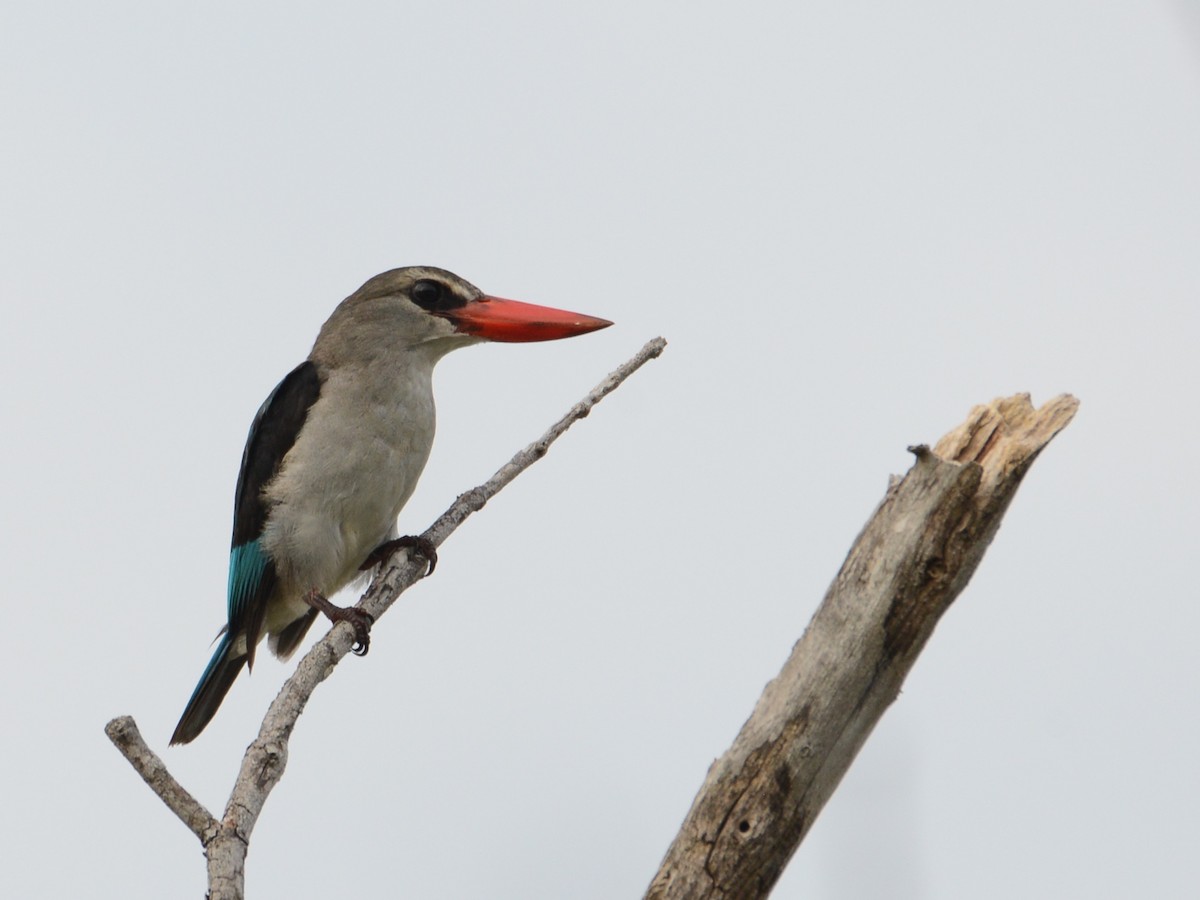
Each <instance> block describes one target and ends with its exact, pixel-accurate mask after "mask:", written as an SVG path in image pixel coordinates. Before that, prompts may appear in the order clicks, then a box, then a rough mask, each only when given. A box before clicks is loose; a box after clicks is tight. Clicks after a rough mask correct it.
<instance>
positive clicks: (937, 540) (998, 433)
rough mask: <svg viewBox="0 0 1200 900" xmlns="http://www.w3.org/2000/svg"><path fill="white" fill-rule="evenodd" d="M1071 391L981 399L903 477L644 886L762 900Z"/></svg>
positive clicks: (661, 893)
mask: <svg viewBox="0 0 1200 900" xmlns="http://www.w3.org/2000/svg"><path fill="white" fill-rule="evenodd" d="M1078 405H1079V403H1078V401H1077V400H1076V399H1075V398H1074V397H1071V396H1069V395H1062V396H1059V397H1057V398H1055V399H1054V400H1052V401H1050V402H1049V403H1047V404H1046V405H1045V406H1043V407H1042V408H1041V409H1039V410H1034V409H1033V406H1032V405H1031V404H1030V402H1029V395H1028V394H1019V395H1017V396H1015V397H1009V398H1005V399H1000V400H996V401H994V402H993V403H991V404H988V405H986V406H977V407H975V408H974V409H973V410H972V411H971V413H970V415H969V417H968V418H967V420H966V421H965V422H964V423H963V424H962V425H960V426H959V427H958V428H956V429H954V430H953V431H952V432H950V433H949V434H947V435H946V436H945V437H943V438H942V440H941V441H939V442H938V444H937V447H936V448H935V449H934V450H932V451H931V450H929V448H928V447H925V446H920V447H912V448H909V449H910V450H911V451H912V452H913V453H914V454H915V455H916V462H915V463H914V464H913V467H912V468H911V469H910V470H909V471H908V473H907V474H906V475H905V476H904V477H903V478H899V479H893V481H892V483H891V484H890V485H889V488H888V491H887V495H886V496H885V497H884V499H883V502H882V503H881V504H880V505H879V507H878V509H876V510H875V512H874V514H873V515H872V517H871V519H870V521H869V522H868V523H867V525H866V527H865V528H864V529H863V531H862V533H861V534H860V535H859V536H858V539H857V540H856V541H855V544H854V546H853V548H852V549H851V550H850V553H849V555H848V556H847V558H846V561H845V563H844V564H843V565H842V569H841V571H840V572H839V573H838V575H837V577H836V578H835V579H834V581H833V584H832V585H831V586H830V588H829V591H828V593H827V594H826V595H825V599H824V600H823V601H822V603H821V606H820V608H818V610H817V612H816V613H815V614H814V615H813V618H812V621H811V622H810V623H809V625H808V628H807V629H806V630H805V632H804V635H803V636H802V637H801V638H800V640H799V641H798V642H797V643H796V645H795V647H794V648H793V650H792V653H791V656H790V657H789V658H788V660H787V662H786V663H785V664H784V667H783V669H782V671H781V672H780V673H779V675H778V676H777V677H776V678H775V679H774V680H773V681H771V683H770V684H768V685H767V687H766V689H765V690H764V691H763V693H762V696H761V697H760V698H759V701H758V704H757V706H756V707H755V709H754V712H753V713H752V714H751V716H750V719H749V720H748V721H747V722H746V724H745V725H744V726H743V728H742V730H741V733H739V734H738V736H737V738H736V739H735V740H734V742H733V745H732V746H731V747H730V748H729V750H728V751H727V752H726V753H725V755H724V756H722V757H721V758H720V759H718V760H717V761H716V762H714V763H713V765H712V766H711V767H710V768H709V771H708V776H707V778H706V779H705V781H704V784H703V786H702V787H701V788H700V792H699V793H698V794H697V796H696V799H695V800H694V802H693V804H692V808H691V810H690V811H689V812H688V814H687V817H686V819H685V820H684V823H683V826H682V828H681V829H680V831H679V834H678V835H677V836H676V838H675V841H674V842H673V843H672V845H671V847H670V849H669V850H668V851H667V855H666V857H665V858H664V859H663V862H662V865H661V867H660V868H659V871H658V874H657V875H655V877H654V879H653V881H652V882H651V884H650V888H649V890H648V891H647V893H646V897H647V898H650V900H684V898H688V900H699V898H717V897H720V898H722V900H733V898H739V900H751V898H761V897H766V896H767V895H768V894H769V893H770V891H771V888H772V887H773V886H774V884H775V882H776V881H777V880H778V878H779V875H780V874H781V873H782V871H783V868H784V866H785V865H786V864H787V861H788V860H789V859H790V858H791V856H792V854H793V853H794V852H795V850H796V848H797V847H798V846H799V845H800V841H801V840H802V839H803V838H804V835H805V834H806V833H807V832H808V829H809V828H811V827H812V823H813V821H814V820H815V819H816V817H817V814H818V813H819V812H820V811H821V808H822V807H823V806H824V804H825V802H826V801H827V800H828V799H829V797H830V795H831V794H832V793H833V791H834V790H835V789H836V788H837V785H838V783H839V782H840V781H841V778H842V776H843V775H844V774H845V772H846V770H847V769H848V768H849V766H850V763H851V762H852V761H853V760H854V757H855V756H856V755H857V753H858V751H859V749H860V748H861V747H862V745H863V743H864V742H865V741H866V739H867V736H868V735H869V734H870V733H871V729H873V728H874V727H875V723H876V722H878V721H879V718H880V717H881V716H882V715H883V711H884V710H885V709H886V708H887V707H888V706H889V705H890V704H891V702H892V701H893V700H894V699H895V698H896V696H897V695H898V694H899V692H900V686H901V684H902V683H903V681H904V678H905V676H906V675H907V674H908V671H909V669H910V668H912V665H913V663H914V662H915V661H916V658H917V656H918V654H919V653H920V652H921V649H922V648H923V647H924V645H925V642H926V641H927V640H928V639H929V636H930V634H931V633H932V632H933V629H934V626H935V625H936V624H937V622H938V620H939V619H940V618H941V615H942V613H944V612H945V611H946V609H947V608H948V607H949V606H950V604H951V603H952V602H953V601H954V598H955V597H956V596H958V594H959V592H960V591H962V589H963V588H964V587H966V585H967V582H968V581H969V580H970V578H971V575H972V574H973V573H974V571H975V568H976V566H978V564H979V561H980V560H981V559H982V558H983V554H984V551H985V550H986V549H987V546H988V544H989V543H990V542H991V540H992V538H993V537H994V536H995V534H996V530H997V529H998V528H999V527H1000V520H1001V518H1002V517H1003V515H1004V512H1005V510H1006V509H1007V508H1008V504H1009V502H1010V501H1011V500H1012V498H1013V495H1014V494H1015V493H1016V490H1017V487H1018V486H1019V485H1020V483H1021V479H1022V478H1023V477H1024V475H1025V472H1026V471H1028V469H1029V466H1030V465H1031V464H1032V462H1033V460H1034V459H1035V458H1036V457H1037V455H1038V453H1040V452H1041V450H1042V449H1043V448H1044V447H1045V446H1046V444H1048V443H1049V442H1050V440H1051V439H1052V438H1053V437H1054V436H1055V435H1056V434H1057V433H1058V432H1059V431H1060V430H1062V429H1063V428H1064V427H1065V426H1066V425H1067V424H1068V423H1069V422H1070V421H1071V418H1072V417H1073V416H1074V414H1075V411H1076V409H1077V408H1078Z"/></svg>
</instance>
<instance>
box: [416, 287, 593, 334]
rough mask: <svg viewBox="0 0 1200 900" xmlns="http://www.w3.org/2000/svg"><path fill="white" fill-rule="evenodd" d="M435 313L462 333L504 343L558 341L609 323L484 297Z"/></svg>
mask: <svg viewBox="0 0 1200 900" xmlns="http://www.w3.org/2000/svg"><path fill="white" fill-rule="evenodd" d="M438 315H440V316H443V317H445V318H447V319H449V320H450V321H451V322H453V323H454V326H455V327H456V328H457V329H458V330H459V331H461V332H462V333H463V334H473V335H475V336H476V337H481V338H486V339H487V340H489V341H503V342H505V343H518V342H525V341H557V340H558V339H559V338H568V337H574V336H575V335H577V334H587V333H588V332H589V331H598V330H599V329H601V328H607V327H608V326H609V325H611V324H612V322H610V321H608V320H607V319H597V318H595V317H594V316H585V315H583V313H573V312H567V311H566V310H565V309H552V308H551V307H549V306H534V305H533V304H532V303H522V302H521V301H519V300H503V299H501V298H500V297H487V296H484V297H480V298H479V299H478V300H473V301H471V302H470V303H468V304H467V305H466V306H460V307H458V308H456V309H448V310H446V311H444V312H439V313H438Z"/></svg>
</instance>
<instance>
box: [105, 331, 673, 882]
mask: <svg viewBox="0 0 1200 900" xmlns="http://www.w3.org/2000/svg"><path fill="white" fill-rule="evenodd" d="M666 346H667V342H666V341H665V340H664V339H663V338H661V337H659V338H654V339H653V340H651V341H648V342H647V343H646V344H645V346H643V347H642V349H641V350H639V351H638V352H637V353H636V354H635V355H634V356H633V357H632V358H631V359H629V361H628V362H626V363H624V364H623V365H622V366H620V367H619V368H617V369H616V370H615V371H613V372H612V373H611V374H610V375H609V376H608V377H607V378H605V379H604V380H603V381H602V382H600V384H598V385H596V387H595V388H593V389H592V391H591V392H590V393H589V394H588V395H587V396H586V397H584V398H583V399H582V400H580V401H579V402H578V403H576V404H575V405H574V406H573V407H572V408H571V409H570V411H569V412H567V414H566V415H564V416H563V417H562V418H561V419H559V420H558V421H557V422H555V423H554V425H552V426H551V427H550V429H549V430H548V431H547V432H546V433H545V434H543V435H542V436H541V437H540V438H538V439H537V440H536V441H534V442H533V443H532V444H530V445H529V446H528V447H526V448H525V449H524V450H521V451H520V452H519V453H517V454H516V455H515V456H514V457H513V458H512V459H511V460H509V461H508V462H507V463H506V464H505V465H503V466H502V467H501V468H500V469H499V470H498V471H497V472H496V474H495V475H493V476H492V477H491V478H489V479H488V480H487V481H486V482H484V483H483V484H481V485H479V486H478V487H476V488H472V489H471V490H469V491H466V492H465V493H463V494H460V495H459V496H458V498H457V499H456V500H455V501H454V503H452V504H451V506H450V508H449V509H447V510H446V512H444V513H443V514H442V515H441V516H440V517H439V518H438V520H437V521H436V522H434V523H433V525H431V526H430V527H429V529H428V530H427V531H426V532H425V533H424V535H423V537H425V538H427V539H428V540H429V541H430V542H432V543H433V545H434V546H440V545H441V544H442V542H443V541H445V540H446V538H448V537H449V536H450V535H451V534H453V533H454V531H455V530H456V529H457V528H458V526H459V525H461V524H462V523H463V522H464V521H466V519H467V517H468V516H470V515H471V514H472V513H474V512H477V511H478V510H480V509H482V508H483V506H484V504H486V503H487V502H488V500H490V499H491V498H492V497H494V496H495V495H496V494H497V493H498V492H499V491H500V490H501V489H503V488H504V487H505V486H506V485H507V484H508V483H509V482H511V481H512V480H513V479H514V478H516V477H517V476H518V475H519V474H521V472H523V471H525V469H527V468H529V467H530V466H531V465H533V464H534V463H535V462H537V461H538V460H539V459H541V458H542V457H543V456H545V455H546V451H547V450H548V449H549V448H550V445H551V444H553V443H554V442H555V441H556V440H558V438H559V437H560V436H562V434H563V433H564V432H565V431H566V430H567V429H568V428H570V427H571V425H572V424H574V423H575V422H577V421H578V420H579V419H582V418H584V417H585V416H587V415H588V413H590V412H591V411H592V407H594V406H595V405H596V404H597V403H599V402H600V401H601V400H603V399H604V398H605V397H606V396H608V395H609V394H610V393H612V392H613V391H614V390H616V388H617V387H618V386H619V385H620V384H621V383H622V382H623V381H624V380H625V379H626V378H628V377H629V376H630V375H632V374H633V373H634V372H636V371H637V370H638V369H640V368H641V367H642V366H643V365H645V364H646V363H647V362H648V361H650V360H651V359H654V358H656V357H658V356H660V355H661V354H662V352H663V350H664V349H665V348H666ZM400 553H404V554H408V551H407V550H400V551H397V553H396V554H393V556H392V557H390V558H389V559H387V560H385V561H384V562H383V564H382V565H381V566H380V569H379V573H378V574H377V575H376V577H375V579H374V581H373V582H372V584H371V586H370V588H369V589H368V590H367V592H366V593H365V594H364V595H363V597H362V599H361V600H360V601H359V604H358V605H359V607H360V608H362V609H365V610H367V611H368V612H370V613H371V614H372V615H373V616H374V617H375V618H376V619H378V618H379V617H380V616H381V615H382V614H383V613H384V612H386V611H387V609H388V608H389V607H390V606H391V605H392V603H394V602H395V600H396V598H397V597H398V596H399V595H400V594H401V593H403V592H404V591H405V590H407V589H408V588H409V587H411V586H412V585H413V584H415V583H416V582H417V581H419V580H420V579H421V577H422V576H423V575H424V574H425V568H426V565H425V562H424V560H422V559H421V558H420V557H417V556H415V555H407V557H406V558H402V557H400V556H399V554H400ZM401 560H402V561H401ZM341 624H343V623H339V625H335V626H334V627H333V628H331V629H330V630H329V632H328V633H327V634H326V635H325V636H324V637H322V638H321V639H320V640H319V641H317V643H316V644H314V645H313V647H312V649H311V650H309V652H308V653H307V654H305V656H304V658H303V659H302V660H300V663H299V664H298V665H297V666H296V671H295V672H294V673H293V675H292V677H291V678H289V679H288V680H287V681H286V682H285V683H284V685H283V688H282V689H281V690H280V692H279V695H278V696H277V697H276V698H275V700H274V702H273V703H272V704H271V706H270V708H269V709H268V710H267V714H266V716H265V717H264V718H263V724H262V727H261V728H260V729H259V732H258V737H257V738H255V740H254V742H253V743H251V745H250V746H249V747H248V748H247V749H246V755H245V756H244V757H243V759H242V767H241V771H240V772H239V773H238V777H237V781H236V782H235V784H234V787H233V791H232V792H231V793H230V796H229V802H228V803H227V804H226V807H225V816H224V819H223V820H222V821H221V822H217V821H216V820H215V819H213V817H212V815H211V814H209V812H208V811H207V810H205V809H204V807H203V806H201V805H200V804H199V803H197V802H196V801H195V799H193V798H192V796H191V795H190V794H188V792H187V791H185V790H184V789H183V788H182V787H181V786H180V785H179V783H178V782H176V781H175V779H174V778H172V777H171V775H170V773H168V772H167V770H166V767H165V766H164V765H163V763H162V760H160V759H159V758H158V757H157V756H155V755H154V753H152V752H151V751H150V749H149V748H148V747H147V746H146V744H145V742H144V741H143V740H142V738H141V735H140V734H139V733H138V730H137V725H136V724H135V723H134V721H133V719H132V718H130V717H129V716H122V717H120V718H117V719H113V720H112V721H111V722H109V723H108V726H107V728H106V731H107V732H108V735H109V737H110V738H111V739H112V741H113V743H114V744H116V745H117V748H118V749H119V750H120V751H121V752H122V753H123V754H124V755H125V758H126V759H128V760H129V762H130V763H131V764H132V765H133V767H134V768H135V769H137V771H138V772H139V773H140V774H141V776H142V778H143V779H145V781H146V783H147V784H148V785H150V788H151V789H152V790H153V791H154V793H156V794H158V796H159V797H160V798H161V799H162V800H163V802H164V803H166V804H167V806H169V807H170V808H171V809H172V810H173V811H174V812H175V814H176V815H178V816H179V818H180V819H182V820H183V821H184V823H185V824H186V825H187V826H188V828H190V829H191V830H192V832H193V833H195V834H196V835H197V836H198V837H199V838H200V839H201V841H202V842H203V843H204V846H205V853H206V855H207V857H208V878H209V897H210V898H211V900H231V898H239V900H240V898H241V897H242V896H243V874H244V869H245V858H246V850H247V848H248V846H249V840H250V834H251V832H252V831H253V830H254V826H255V824H256V823H257V821H258V817H259V814H260V813H261V812H262V808H263V804H264V803H265V802H266V799H267V797H268V795H269V794H270V793H271V790H272V789H273V788H274V787H275V784H276V783H277V782H278V781H279V779H280V778H281V777H282V775H283V771H284V769H285V768H286V766H287V754H288V738H289V737H290V736H291V733H292V729H293V728H295V726H296V721H297V719H298V718H299V716H300V713H301V712H303V710H304V707H305V705H306V704H307V703H308V698H309V697H311V696H312V693H313V691H314V690H316V687H317V685H318V684H320V683H321V682H322V681H324V680H325V679H326V678H328V677H329V675H330V674H332V672H333V669H334V667H335V666H336V665H337V664H338V663H339V662H340V661H341V660H342V658H343V657H344V656H345V655H346V654H347V653H348V652H349V650H350V647H351V646H352V645H353V643H354V629H353V628H352V627H345V628H343V627H341Z"/></svg>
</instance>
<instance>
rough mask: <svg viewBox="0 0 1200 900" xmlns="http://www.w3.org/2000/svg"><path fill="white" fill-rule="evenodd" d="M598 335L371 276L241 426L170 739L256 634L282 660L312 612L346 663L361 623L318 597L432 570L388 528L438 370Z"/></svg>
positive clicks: (429, 275) (359, 614)
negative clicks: (209, 616) (185, 689)
mask: <svg viewBox="0 0 1200 900" xmlns="http://www.w3.org/2000/svg"><path fill="white" fill-rule="evenodd" d="M611 324H612V323H611V322H609V321H607V320H605V319H598V318H595V317H594V316H587V315H582V314H580V313H573V312H567V311H565V310H560V309H553V308H550V307H545V306H536V305H534V304H531V303H522V302H520V301H516V300H504V299H501V298H499V297H492V296H489V295H487V294H484V293H483V292H482V291H480V290H479V289H478V288H477V287H475V286H474V285H472V284H470V283H469V282H467V281H464V280H463V279H462V278H459V277H458V276H457V275H455V274H453V273H451V272H447V271H446V270H445V269H438V268H434V267H432V266H408V267H405V268H400V269H392V270H391V271H388V272H384V273H383V274H381V275H376V276H375V277H374V278H372V279H371V280H369V281H368V282H367V283H366V284H364V285H363V286H362V287H360V288H359V289H358V290H357V291H355V292H354V293H353V294H351V295H350V296H349V297H347V298H346V299H345V300H343V301H342V302H341V303H340V304H339V305H338V307H337V308H336V309H335V310H334V311H333V315H331V316H330V317H329V320H328V321H327V322H326V323H325V324H324V325H323V326H321V331H320V333H319V334H318V335H317V340H316V343H314V344H313V348H312V352H311V353H309V355H308V359H306V360H305V361H304V362H302V363H301V364H300V365H298V366H297V367H296V368H294V369H293V370H292V371H291V372H289V373H288V374H287V376H286V377H284V379H283V380H282V381H281V382H279V384H278V386H276V388H275V390H273V391H272V392H271V394H270V396H268V397H267V399H266V400H265V401H264V402H263V404H262V406H261V407H259V410H258V413H257V414H256V415H255V417H254V421H253V423H252V424H251V425H250V433H249V435H248V436H247V438H246V448H245V450H244V452H243V453H242V465H241V470H240V471H239V472H238V480H237V489H236V491H235V492H234V509H233V540H232V549H231V551H230V555H229V585H228V595H227V601H226V602H227V613H228V621H227V623H226V625H225V627H224V628H223V629H222V631H221V634H220V637H219V639H218V642H217V646H216V650H215V651H214V653H213V655H212V659H211V660H210V661H209V663H208V667H207V668H206V669H205V670H204V674H203V675H201V676H200V683H199V684H198V685H196V689H195V691H194V692H193V693H192V696H191V699H190V700H189V701H188V704H187V708H186V709H185V710H184V712H183V716H182V717H181V718H180V720H179V724H178V725H177V726H176V727H175V733H174V734H173V735H172V736H171V743H172V744H186V743H188V742H189V741H192V740H193V739H195V738H196V736H197V735H199V734H200V732H201V731H203V730H204V728H205V726H206V725H208V723H209V722H210V721H211V720H212V717H213V716H214V715H215V714H216V712H217V709H218V708H219V707H220V705H221V701H222V700H224V698H225V695H226V694H227V693H228V692H229V689H230V687H231V686H232V685H233V682H234V680H235V679H236V678H237V676H238V674H239V673H240V672H241V670H242V667H243V666H245V667H253V665H254V652H255V647H257V645H258V643H259V642H260V641H261V640H262V639H263V638H264V637H265V638H266V639H267V645H268V646H269V647H270V649H271V652H273V653H274V654H275V655H276V656H278V657H279V658H280V659H287V658H288V657H289V656H291V655H292V654H293V653H294V652H295V651H296V648H297V647H298V646H300V642H301V641H302V640H303V638H304V635H305V634H306V633H307V632H308V629H309V627H310V626H311V625H312V623H313V621H314V620H315V619H316V618H317V615H318V614H321V613H323V614H325V615H326V616H327V617H328V618H329V619H330V620H331V621H333V622H341V621H348V622H349V623H350V624H351V625H352V626H353V627H354V632H355V644H354V651H355V652H356V653H359V654H360V655H361V654H364V653H366V652H367V649H368V647H369V646H370V627H371V624H372V622H373V620H372V618H371V616H370V615H369V614H368V613H366V612H364V611H363V610H361V609H358V608H356V607H340V606H336V605H334V604H333V603H331V602H330V601H329V599H328V598H329V597H330V596H332V595H333V594H335V593H336V592H337V591H339V590H340V589H341V588H343V587H345V586H346V585H347V584H349V583H350V582H351V581H353V580H355V579H356V578H358V577H360V576H363V575H364V573H367V572H369V571H370V570H371V569H372V568H373V567H374V566H375V565H376V564H377V563H379V562H381V561H382V560H383V559H386V558H387V557H388V556H389V555H390V554H391V553H392V552H393V551H395V550H396V549H398V548H400V547H406V548H408V549H409V552H410V553H416V554H418V555H420V556H422V557H423V558H424V559H425V561H426V563H427V573H426V574H428V573H429V572H432V571H433V566H434V565H435V564H436V561H437V557H436V554H435V553H434V548H433V547H432V545H431V544H429V542H428V541H425V540H423V539H421V538H417V537H412V536H404V537H401V536H398V531H397V527H396V519H397V517H398V516H399V514H400V510H401V509H402V508H403V507H404V504H405V503H406V502H407V501H408V498H409V497H410V496H412V492H413V489H414V488H415V487H416V484H417V479H418V478H420V476H421V472H422V470H423V469H424V468H425V463H426V461H427V460H428V459H429V451H430V448H431V447H432V446H433V432H434V418H435V416H434V404H433V367H434V365H436V363H437V361H438V360H440V359H441V358H442V357H443V356H445V355H446V354H447V353H449V352H450V351H451V350H456V349H458V348H459V347H466V346H468V345H470V344H477V343H480V342H482V341H500V342H506V343H515V342H527V341H552V340H558V339H560V338H567V337H573V336H575V335H580V334H586V333H587V332H590V331H596V330H598V329H600V328H607V327H608V326H609V325H611Z"/></svg>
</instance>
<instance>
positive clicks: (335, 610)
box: [304, 588, 375, 656]
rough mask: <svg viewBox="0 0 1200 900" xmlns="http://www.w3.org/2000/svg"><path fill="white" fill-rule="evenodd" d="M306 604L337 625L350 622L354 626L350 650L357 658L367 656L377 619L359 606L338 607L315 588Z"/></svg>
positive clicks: (309, 593)
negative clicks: (372, 629) (352, 642)
mask: <svg viewBox="0 0 1200 900" xmlns="http://www.w3.org/2000/svg"><path fill="white" fill-rule="evenodd" d="M304 602H305V603H307V604H308V605H309V606H311V607H312V608H313V609H315V610H317V611H318V612H323V613H325V615H326V617H327V618H328V619H329V621H331V622H333V623H334V624H335V625H336V624H337V623H338V622H349V623H350V624H351V625H353V626H354V645H353V646H352V647H351V648H350V652H352V653H353V654H354V655H355V656H366V655H367V651H368V650H370V649H371V626H372V625H374V624H375V617H374V616H373V615H371V614H370V613H369V612H367V611H366V610H363V609H359V608H358V607H357V606H338V605H337V604H335V603H330V602H329V598H328V597H326V596H325V595H324V594H322V593H321V592H320V591H318V590H317V589H316V588H313V589H312V590H311V591H309V592H308V593H307V594H305V595H304Z"/></svg>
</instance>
